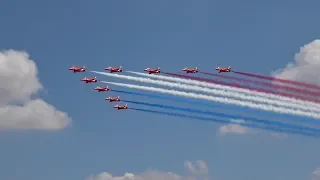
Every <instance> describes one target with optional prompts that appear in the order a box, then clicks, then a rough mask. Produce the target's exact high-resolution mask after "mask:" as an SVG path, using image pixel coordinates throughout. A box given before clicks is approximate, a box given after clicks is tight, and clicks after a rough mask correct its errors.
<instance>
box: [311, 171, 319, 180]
mask: <svg viewBox="0 0 320 180" xmlns="http://www.w3.org/2000/svg"><path fill="white" fill-rule="evenodd" d="M312 180H320V168H318V169H316V170H315V171H313V173H312Z"/></svg>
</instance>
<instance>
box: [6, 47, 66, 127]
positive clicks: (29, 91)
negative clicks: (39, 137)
mask: <svg viewBox="0 0 320 180" xmlns="http://www.w3.org/2000/svg"><path fill="white" fill-rule="evenodd" d="M37 75H38V70H37V66H36V64H35V62H34V61H33V60H31V59H29V54H28V53H26V52H22V51H15V50H6V51H0V87H1V88H0V128H1V129H47V130H55V129H62V128H65V127H67V126H68V125H69V124H70V123H71V119H70V118H69V117H68V115H67V114H66V113H64V112H61V111H58V110H56V109H55V107H53V106H52V105H50V104H48V103H46V102H45V101H44V100H42V99H32V98H31V97H32V95H35V94H36V93H37V92H38V91H39V90H40V89H42V88H43V87H42V85H41V83H40V81H39V79H38V77H37ZM17 104H19V105H17Z"/></svg>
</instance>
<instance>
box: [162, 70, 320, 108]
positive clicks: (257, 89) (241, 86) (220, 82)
mask: <svg viewBox="0 0 320 180" xmlns="http://www.w3.org/2000/svg"><path fill="white" fill-rule="evenodd" d="M163 74H167V75H171V76H176V77H181V78H186V79H192V80H197V81H204V82H209V83H214V84H220V85H225V86H230V87H235V88H241V89H248V90H251V91H257V92H263V93H271V94H276V95H280V96H286V97H290V98H295V99H301V100H304V101H310V102H315V103H320V101H319V100H314V99H310V98H306V97H303V96H299V95H294V94H290V93H284V92H275V91H271V90H266V89H263V88H251V87H247V86H243V85H240V84H236V83H227V82H222V81H216V80H212V79H205V78H200V77H193V76H187V75H181V74H176V73H167V72H163Z"/></svg>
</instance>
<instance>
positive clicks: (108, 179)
mask: <svg viewBox="0 0 320 180" xmlns="http://www.w3.org/2000/svg"><path fill="white" fill-rule="evenodd" d="M184 167H185V169H186V171H187V175H185V176H182V175H178V174H176V173H173V172H161V171H157V170H148V171H146V172H143V173H140V174H137V175H135V174H132V173H125V174H124V175H123V176H113V175H112V174H110V173H108V172H102V173H100V174H98V175H91V176H89V177H87V178H86V180H207V179H208V167H207V164H206V162H204V161H201V160H199V161H197V162H196V163H192V162H190V161H186V162H185V163H184Z"/></svg>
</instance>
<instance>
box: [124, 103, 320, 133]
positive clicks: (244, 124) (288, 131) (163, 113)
mask: <svg viewBox="0 0 320 180" xmlns="http://www.w3.org/2000/svg"><path fill="white" fill-rule="evenodd" d="M129 109H132V110H136V111H142V112H149V113H154V114H162V115H168V116H176V117H183V118H189V119H198V120H203V121H211V122H212V121H213V122H217V123H221V124H238V125H241V126H244V127H249V128H257V129H263V130H271V131H276V132H281V133H292V134H300V135H305V136H311V137H319V135H318V134H315V133H310V132H302V131H296V130H289V129H288V130H283V129H279V128H274V127H268V126H259V125H257V124H246V123H240V122H233V121H230V120H222V119H213V118H208V117H199V116H190V115H184V114H179V113H171V112H164V111H155V110H148V109H141V108H129Z"/></svg>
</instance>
